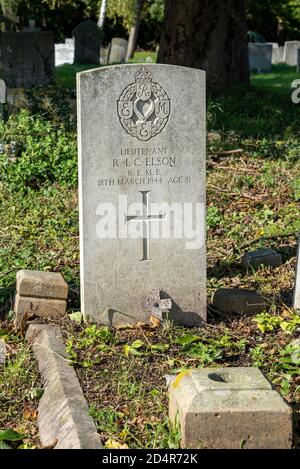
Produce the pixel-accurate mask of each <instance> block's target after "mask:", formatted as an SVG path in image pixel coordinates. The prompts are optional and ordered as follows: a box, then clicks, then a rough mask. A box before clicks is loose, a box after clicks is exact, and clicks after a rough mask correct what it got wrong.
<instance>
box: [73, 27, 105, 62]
mask: <svg viewBox="0 0 300 469" xmlns="http://www.w3.org/2000/svg"><path fill="white" fill-rule="evenodd" d="M73 36H74V44H75V55H74V63H78V64H99V61H100V39H101V33H100V29H99V28H98V26H97V24H96V23H94V21H91V20H85V21H82V22H81V23H79V25H78V26H76V28H75V29H74V31H73Z"/></svg>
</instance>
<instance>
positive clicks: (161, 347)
mask: <svg viewBox="0 0 300 469" xmlns="http://www.w3.org/2000/svg"><path fill="white" fill-rule="evenodd" d="M168 349H169V345H168V344H155V345H151V350H154V351H155V352H164V351H165V350H168Z"/></svg>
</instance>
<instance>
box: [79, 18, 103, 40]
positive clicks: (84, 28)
mask: <svg viewBox="0 0 300 469" xmlns="http://www.w3.org/2000/svg"><path fill="white" fill-rule="evenodd" d="M86 33H94V34H95V33H96V34H100V29H99V27H98V26H97V23H95V22H94V21H92V20H90V19H87V20H84V21H81V23H79V24H78V25H77V26H76V28H74V29H73V31H72V35H73V36H76V35H80V34H86Z"/></svg>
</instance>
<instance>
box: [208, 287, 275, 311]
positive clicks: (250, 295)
mask: <svg viewBox="0 0 300 469" xmlns="http://www.w3.org/2000/svg"><path fill="white" fill-rule="evenodd" d="M267 306H268V301H267V299H266V298H264V297H263V296H261V295H259V294H258V293H256V292H255V291H252V290H242V289H239V288H220V289H219V290H217V291H216V292H215V294H214V297H213V307H214V309H215V310H217V311H219V312H221V313H235V314H258V313H261V312H262V311H263V310H264V309H266V307H267Z"/></svg>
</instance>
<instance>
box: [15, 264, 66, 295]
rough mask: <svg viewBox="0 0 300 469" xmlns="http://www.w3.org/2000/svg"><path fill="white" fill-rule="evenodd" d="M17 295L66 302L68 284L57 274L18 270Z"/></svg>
mask: <svg viewBox="0 0 300 469" xmlns="http://www.w3.org/2000/svg"><path fill="white" fill-rule="evenodd" d="M17 293H19V295H21V296H31V297H35V298H53V299H55V300H66V299H67V297H68V284H67V283H66V282H65V280H64V278H63V276H62V275H61V274H59V273H57V272H42V271H38V270H19V272H17Z"/></svg>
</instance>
